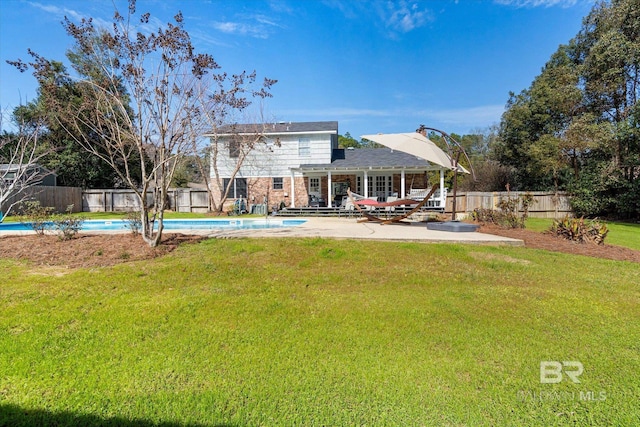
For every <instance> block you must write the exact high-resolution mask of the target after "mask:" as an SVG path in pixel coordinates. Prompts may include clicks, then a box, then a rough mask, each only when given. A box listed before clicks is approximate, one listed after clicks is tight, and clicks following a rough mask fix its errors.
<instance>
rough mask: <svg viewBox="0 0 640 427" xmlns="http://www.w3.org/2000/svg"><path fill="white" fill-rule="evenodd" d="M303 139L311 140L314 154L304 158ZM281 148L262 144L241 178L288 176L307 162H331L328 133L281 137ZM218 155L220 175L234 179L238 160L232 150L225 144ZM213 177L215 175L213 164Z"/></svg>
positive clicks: (241, 172)
mask: <svg viewBox="0 0 640 427" xmlns="http://www.w3.org/2000/svg"><path fill="white" fill-rule="evenodd" d="M276 136H277V135H268V138H269V139H275V138H274V137H276ZM300 138H309V140H310V155H309V156H304V157H301V156H299V154H298V141H299V140H300ZM279 139H280V146H276V145H275V144H274V145H271V146H267V145H266V144H260V145H259V146H258V147H256V148H255V149H254V150H253V151H252V152H251V153H249V154H248V155H247V157H246V159H245V161H244V163H243V164H242V167H241V168H240V171H239V173H238V177H243V178H250V177H273V176H276V177H278V176H281V177H288V176H290V175H291V168H298V167H300V165H301V164H305V163H331V150H332V144H331V135H330V134H327V133H324V134H295V135H280V136H279ZM218 144H220V145H221V147H220V151H219V154H218V165H217V166H218V172H219V174H220V176H221V177H223V178H227V177H230V176H231V174H232V173H233V169H234V168H235V165H236V162H237V159H236V158H232V157H229V149H228V148H227V147H225V146H224V145H225V144H224V143H223V142H219V143H218ZM211 176H215V175H214V170H213V165H212V166H211Z"/></svg>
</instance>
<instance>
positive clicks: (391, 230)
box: [0, 217, 524, 246]
mask: <svg viewBox="0 0 640 427" xmlns="http://www.w3.org/2000/svg"><path fill="white" fill-rule="evenodd" d="M270 218H272V219H274V220H275V221H279V220H282V218H278V217H275V218H274V217H270ZM296 219H304V220H306V222H305V223H303V224H300V225H296V226H292V227H284V228H263V229H234V230H204V229H203V230H198V229H183V230H180V229H176V230H165V231H164V233H167V234H170V233H183V234H194V235H201V236H207V237H210V238H218V239H233V238H246V237H252V238H274V237H322V238H329V239H362V240H381V241H397V242H430V243H438V242H440V243H468V244H479V245H509V246H524V242H523V241H522V240H518V239H511V238H509V237H502V236H495V235H492V234H485V233H478V232H464V233H454V232H450V231H437V230H428V229H427V224H426V223H425V222H411V223H409V224H408V225H405V224H389V225H382V224H378V223H372V222H360V223H359V222H357V220H356V219H355V218H318V217H309V218H296ZM81 233H82V234H103V233H107V234H122V233H129V231H122V230H119V231H117V230H109V231H97V230H90V231H83V232H81ZM29 234H33V231H0V238H2V237H5V236H10V235H11V236H16V235H29Z"/></svg>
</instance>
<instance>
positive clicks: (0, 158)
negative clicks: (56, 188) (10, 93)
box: [0, 111, 49, 222]
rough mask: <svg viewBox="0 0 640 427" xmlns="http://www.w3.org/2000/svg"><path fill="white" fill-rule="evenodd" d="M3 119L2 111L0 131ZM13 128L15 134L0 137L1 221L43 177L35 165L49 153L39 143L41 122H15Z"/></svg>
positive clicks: (3, 113) (2, 113) (4, 134)
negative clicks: (28, 189) (14, 127)
mask: <svg viewBox="0 0 640 427" xmlns="http://www.w3.org/2000/svg"><path fill="white" fill-rule="evenodd" d="M4 116H5V112H4V111H3V112H1V113H0V129H2V122H3V121H4ZM16 125H17V131H16V132H14V133H9V132H6V131H5V132H3V134H2V135H0V212H1V213H2V215H0V222H2V220H3V219H4V218H5V217H6V215H7V214H9V212H10V211H11V210H12V209H13V208H14V207H15V206H16V205H18V204H20V203H21V202H23V201H24V200H25V199H26V198H27V194H26V193H25V192H24V190H25V189H27V188H29V187H32V186H33V185H36V184H38V183H39V182H40V181H41V180H42V178H44V176H45V175H44V174H43V172H42V169H41V168H40V167H39V166H38V162H39V161H40V159H41V158H42V157H44V156H45V155H46V154H48V153H49V151H48V150H47V149H46V148H45V147H43V146H42V144H41V143H40V139H39V137H40V132H41V128H42V124H41V123H40V122H32V123H29V124H25V123H21V122H18V123H16ZM10 200H11V201H10Z"/></svg>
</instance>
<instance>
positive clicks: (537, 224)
mask: <svg viewBox="0 0 640 427" xmlns="http://www.w3.org/2000/svg"><path fill="white" fill-rule="evenodd" d="M585 221H589V220H585ZM605 223H606V224H607V228H608V229H609V234H607V237H606V239H605V243H606V244H609V245H617V246H625V247H627V248H631V249H635V250H637V251H640V224H632V223H628V222H608V221H605ZM552 224H553V220H552V219H546V218H529V219H527V222H526V228H527V229H529V230H533V231H539V232H544V231H547V230H549V229H550V228H551V225H552Z"/></svg>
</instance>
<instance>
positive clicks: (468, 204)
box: [445, 191, 573, 218]
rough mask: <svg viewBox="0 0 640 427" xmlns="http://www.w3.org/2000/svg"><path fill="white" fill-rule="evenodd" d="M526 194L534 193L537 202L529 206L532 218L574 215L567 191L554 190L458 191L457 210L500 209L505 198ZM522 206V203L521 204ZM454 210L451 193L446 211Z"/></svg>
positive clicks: (459, 212)
mask: <svg viewBox="0 0 640 427" xmlns="http://www.w3.org/2000/svg"><path fill="white" fill-rule="evenodd" d="M525 194H531V195H533V199H534V200H535V202H534V203H533V204H531V205H530V206H529V216H530V217H532V218H562V217H564V216H565V215H572V214H573V212H572V211H571V206H570V204H569V195H568V194H567V193H557V194H556V193H554V192H552V191H511V192H509V193H507V192H506V191H500V192H493V193H489V192H477V191H469V192H464V193H458V195H457V197H456V205H457V206H456V211H457V212H458V214H464V213H470V212H473V210H474V209H476V208H484V209H498V203H500V200H501V199H503V198H507V197H511V198H515V197H520V196H523V195H525ZM521 207H522V205H521ZM452 211H453V196H452V195H451V193H449V196H448V197H447V205H446V209H445V212H447V213H451V212H452ZM461 216H462V215H461Z"/></svg>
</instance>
